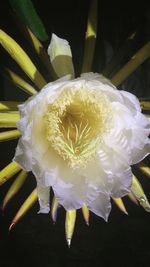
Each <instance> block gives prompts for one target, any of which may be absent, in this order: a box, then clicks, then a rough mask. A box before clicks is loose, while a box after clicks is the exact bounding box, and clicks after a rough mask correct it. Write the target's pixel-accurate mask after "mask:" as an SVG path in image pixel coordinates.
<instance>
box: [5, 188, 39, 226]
mask: <svg viewBox="0 0 150 267" xmlns="http://www.w3.org/2000/svg"><path fill="white" fill-rule="evenodd" d="M37 199H38V196H37V189H36V188H35V189H34V190H33V191H32V193H31V194H30V195H29V196H28V198H27V199H26V200H25V201H24V203H23V204H22V206H21V207H20V209H19V210H18V212H17V214H16V215H15V217H14V218H13V220H12V223H11V225H10V227H9V230H11V229H12V228H13V227H14V226H15V225H16V223H17V222H18V221H19V220H20V219H21V218H22V217H23V216H24V215H25V214H26V212H27V211H28V210H29V209H30V208H31V207H32V206H33V205H34V204H35V202H36V201H37Z"/></svg>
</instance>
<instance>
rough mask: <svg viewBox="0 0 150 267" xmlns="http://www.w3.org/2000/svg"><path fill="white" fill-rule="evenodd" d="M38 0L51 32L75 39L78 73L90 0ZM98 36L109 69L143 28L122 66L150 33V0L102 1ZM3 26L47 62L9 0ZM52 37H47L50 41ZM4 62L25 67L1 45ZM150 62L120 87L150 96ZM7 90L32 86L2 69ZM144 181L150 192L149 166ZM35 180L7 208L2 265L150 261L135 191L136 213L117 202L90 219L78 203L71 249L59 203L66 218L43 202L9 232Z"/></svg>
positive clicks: (5, 147) (7, 152) (98, 61)
mask: <svg viewBox="0 0 150 267" xmlns="http://www.w3.org/2000/svg"><path fill="white" fill-rule="evenodd" d="M33 3H34V4H35V7H36V9H37V11H38V13H39V15H40V16H41V18H42V20H43V22H44V25H45V27H46V29H47V32H48V33H49V36H51V33H52V32H54V33H56V34H57V35H58V36H60V37H61V38H65V39H67V40H68V41H69V43H70V45H71V47H72V53H73V60H74V64H75V68H76V74H77V75H78V74H79V73H80V70H81V59H82V56H83V47H84V34H85V29H86V19H87V14H88V8H89V3H90V1H85V0H84V1H83V0H82V1H81V0H80V1H79V0H76V1H66V0H65V1H54V2H52V1H48V0H45V1H41V0H39V1H38V0H34V1H33ZM98 14H99V20H98V42H97V45H96V53H95V63H94V65H93V71H98V72H101V71H102V69H103V68H104V67H105V65H106V62H108V60H109V59H110V58H111V56H112V55H113V54H114V53H116V52H117V51H118V50H119V48H120V47H122V46H123V45H124V43H125V40H126V39H127V37H128V36H129V35H130V34H131V33H132V32H134V31H137V33H138V34H137V37H136V40H135V42H134V43H132V45H130V46H129V47H128V51H127V54H126V56H125V58H124V59H123V60H122V61H121V63H120V64H121V65H120V66H122V65H123V64H124V63H125V62H126V61H127V60H128V59H129V58H130V57H131V55H132V54H133V53H134V52H135V51H137V50H138V49H139V48H140V47H141V46H142V45H144V44H145V43H146V42H147V41H148V40H149V36H150V4H149V1H147V2H146V1H142V2H141V1H140V2H137V1H130V2H129V1H124V2H123V1H120V3H117V1H99V8H98ZM0 23H1V25H0V26H1V28H2V29H3V30H5V31H6V32H7V33H8V34H10V35H11V36H12V37H14V38H15V39H16V40H17V41H18V42H19V43H20V44H21V45H22V47H23V48H24V49H25V50H26V51H27V52H28V54H29V55H30V56H31V57H32V59H33V60H34V62H35V63H36V64H37V65H38V67H39V65H40V63H39V61H38V59H37V58H36V56H35V55H34V54H33V52H32V49H31V48H30V46H29V45H28V43H27V41H26V40H25V38H24V37H23V35H22V33H21V32H20V31H19V29H18V28H17V26H16V24H15V22H14V19H13V17H12V11H11V9H10V7H9V4H8V1H1V7H0ZM47 45H48V42H45V43H44V46H45V48H47ZM0 57H1V63H2V65H5V66H10V67H11V68H15V71H16V72H17V73H20V74H21V75H23V77H24V78H25V79H26V77H25V76H24V74H23V73H22V71H20V69H19V68H18V67H17V66H16V64H15V63H14V62H13V61H12V60H11V59H10V57H9V56H8V55H7V54H6V53H5V52H4V50H3V49H1V50H0ZM149 74H150V62H149V60H147V61H146V62H145V63H144V64H142V66H140V68H138V70H137V71H136V72H135V73H134V74H133V75H132V76H131V77H130V78H129V79H128V80H127V81H126V82H125V83H123V85H122V86H121V87H120V88H119V89H122V88H123V89H126V90H128V91H131V92H133V93H135V94H136V95H137V96H138V97H146V96H148V97H150V90H149V88H150V87H149V86H150V75H149ZM0 97H1V99H3V100H18V101H24V100H25V99H27V97H28V96H27V94H26V93H23V92H22V91H21V90H20V89H17V88H16V87H15V86H13V85H12V84H10V82H8V81H7V80H6V79H5V78H4V77H3V76H2V75H1V76H0ZM16 144H17V141H10V142H5V143H0V169H2V168H3V167H4V166H5V165H6V164H7V163H9V162H10V161H11V159H12V157H13V155H14V151H15V147H16ZM146 161H147V163H148V161H149V160H148V159H147V160H146ZM135 173H136V174H138V177H139V178H140V181H141V183H142V185H143V187H144V189H145V192H146V193H147V196H148V198H149V200H150V193H149V190H150V180H149V178H147V177H146V176H144V175H142V174H141V173H137V171H136V170H135ZM13 180H14V179H11V180H10V181H8V182H7V183H6V184H5V185H4V186H2V188H0V200H1V201H2V199H3V197H4V195H5V193H6V192H7V190H8V188H9V186H10V184H11V183H12V181H13ZM34 186H35V180H34V177H33V176H32V174H29V177H28V179H27V181H26V183H25V185H24V186H23V188H22V189H21V190H20V192H19V193H18V194H17V196H15V197H14V199H13V200H12V201H11V202H10V203H9V205H8V207H7V208H6V210H5V212H4V213H2V212H1V215H0V266H1V267H9V266H11V267H25V266H42V267H58V266H59V267H60V266H66V267H67V266H68V267H75V266H79V267H89V266H90V267H98V266H104V267H105V266H115V267H134V266H136V267H140V266H144V267H147V266H150V241H149V240H150V214H149V213H146V212H145V211H144V210H143V209H142V208H141V207H137V206H135V205H134V204H133V203H132V202H130V201H129V200H128V199H127V198H125V199H124V202H125V204H126V207H127V210H128V212H129V216H126V215H124V214H122V213H121V212H120V211H119V210H118V209H117V208H116V206H115V205H114V204H113V203H112V205H113V209H112V212H111V214H110V217H109V221H108V223H105V222H104V221H103V220H102V219H101V218H98V217H97V216H95V215H93V214H91V218H90V226H89V227H87V226H86V225H85V223H84V220H83V218H82V214H81V212H80V211H78V216H77V223H76V227H75V233H74V236H73V240H72V246H71V248H70V249H68V247H67V244H66V241H65V231H64V219H65V212H64V210H63V209H62V208H61V209H59V211H58V220H57V223H56V225H53V223H52V220H51V218H50V216H49V215H37V211H38V204H36V205H35V206H34V207H33V208H32V209H31V210H30V211H29V212H28V214H27V215H26V216H25V217H24V218H23V219H22V220H21V221H20V222H19V223H18V224H17V226H16V227H15V228H14V229H13V230H12V231H11V232H10V233H8V227H9V225H10V223H11V220H12V218H13V216H14V215H15V213H16V212H17V210H18V208H19V207H20V205H21V204H22V202H23V200H24V199H25V198H26V196H28V194H29V193H30V192H31V190H32V189H33V188H34Z"/></svg>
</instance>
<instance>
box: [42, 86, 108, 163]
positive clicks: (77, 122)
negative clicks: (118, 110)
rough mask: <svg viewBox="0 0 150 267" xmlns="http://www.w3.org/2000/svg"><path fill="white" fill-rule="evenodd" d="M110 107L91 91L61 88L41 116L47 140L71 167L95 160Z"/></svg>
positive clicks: (102, 98)
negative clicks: (44, 124)
mask: <svg viewBox="0 0 150 267" xmlns="http://www.w3.org/2000/svg"><path fill="white" fill-rule="evenodd" d="M110 119H111V108H110V106H109V104H108V102H107V100H106V99H105V98H104V96H103V95H102V94H100V93H97V92H95V91H94V90H89V89H82V90H71V89H67V88H66V89H64V90H63V92H62V93H61V94H60V95H59V96H58V98H57V99H56V100H55V101H54V102H53V103H52V104H49V106H48V110H47V113H46V114H45V116H44V120H45V123H46V131H47V133H46V134H47V136H46V138H47V140H48V141H49V142H50V144H51V146H52V147H53V148H54V149H55V151H57V153H58V154H59V155H60V156H61V157H63V159H64V160H67V161H68V164H69V166H71V167H72V168H78V167H84V166H86V164H87V162H88V161H89V160H91V159H92V158H94V155H95V154H96V151H97V149H98V148H99V146H100V144H101V142H102V141H103V136H104V134H106V132H107V131H108V130H109V129H110Z"/></svg>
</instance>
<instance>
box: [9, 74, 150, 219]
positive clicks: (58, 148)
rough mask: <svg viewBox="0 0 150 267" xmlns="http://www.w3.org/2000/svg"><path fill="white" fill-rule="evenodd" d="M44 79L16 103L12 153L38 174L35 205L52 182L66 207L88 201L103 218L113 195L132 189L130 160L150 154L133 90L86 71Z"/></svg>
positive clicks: (44, 207) (149, 127)
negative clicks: (16, 139) (72, 76)
mask: <svg viewBox="0 0 150 267" xmlns="http://www.w3.org/2000/svg"><path fill="white" fill-rule="evenodd" d="M67 78H68V77H67V76H66V77H64V78H62V79H60V80H57V81H55V82H52V83H49V84H47V85H46V86H45V87H44V88H43V89H42V90H41V92H39V93H38V94H37V95H36V96H33V97H31V98H29V100H28V101H26V102H25V103H24V104H22V105H20V106H19V110H20V113H21V119H20V121H19V123H18V129H19V130H20V131H21V133H22V137H21V138H20V140H19V143H18V146H17V149H16V154H15V158H14V160H15V161H16V162H17V163H18V164H19V165H20V166H21V167H22V168H23V169H25V170H27V171H32V172H33V173H34V175H35V177H36V180H37V188H38V196H39V203H40V212H45V213H47V212H49V187H50V186H51V187H52V188H53V191H54V194H55V196H56V198H57V199H58V202H59V204H61V205H62V206H63V207H64V208H65V209H66V210H74V209H79V208H80V207H82V206H83V205H87V206H88V208H89V210H91V211H92V212H94V213H95V214H97V215H98V216H100V217H103V218H104V219H105V220H107V218H108V215H109V213H110V210H111V203H110V199H111V197H123V196H124V195H126V194H127V193H128V192H129V191H130V187H131V182H132V171H131V165H133V164H136V163H137V162H139V161H141V160H142V159H143V158H144V157H145V156H147V155H148V154H149V153H150V141H149V139H148V135H149V133H150V123H149V121H148V120H147V119H146V117H145V116H144V115H143V114H142V113H141V109H140V105H139V101H138V100H137V98H136V97H135V96H134V95H132V94H131V93H128V92H125V91H118V90H117V89H116V88H115V86H113V85H112V84H111V82H110V81H108V80H107V79H105V78H104V77H103V76H102V75H98V74H93V73H87V74H84V75H82V76H81V77H80V78H78V79H74V80H69V79H67Z"/></svg>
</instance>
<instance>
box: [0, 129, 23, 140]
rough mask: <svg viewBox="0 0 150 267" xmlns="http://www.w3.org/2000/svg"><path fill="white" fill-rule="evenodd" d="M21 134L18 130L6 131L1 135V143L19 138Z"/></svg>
mask: <svg viewBox="0 0 150 267" xmlns="http://www.w3.org/2000/svg"><path fill="white" fill-rule="evenodd" d="M20 135H21V133H20V132H19V131H18V130H10V131H4V132H1V133H0V142H4V141H9V140H13V139H17V138H19V137H20Z"/></svg>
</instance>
